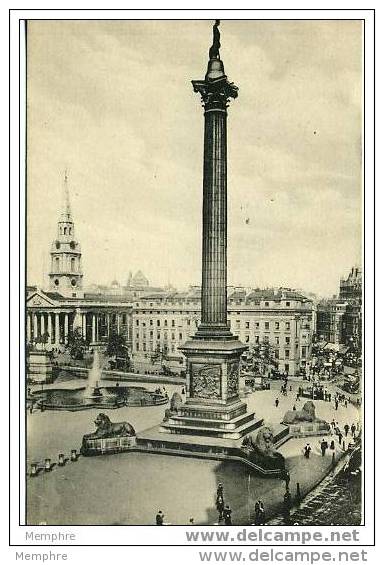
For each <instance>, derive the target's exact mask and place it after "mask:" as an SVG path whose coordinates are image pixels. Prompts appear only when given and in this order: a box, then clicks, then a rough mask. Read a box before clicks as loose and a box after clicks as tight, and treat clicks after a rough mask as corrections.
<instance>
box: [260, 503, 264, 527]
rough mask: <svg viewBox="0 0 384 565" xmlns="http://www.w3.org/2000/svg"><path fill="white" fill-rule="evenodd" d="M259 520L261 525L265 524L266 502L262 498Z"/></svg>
mask: <svg viewBox="0 0 384 565" xmlns="http://www.w3.org/2000/svg"><path fill="white" fill-rule="evenodd" d="M259 522H260V526H264V524H265V510H264V503H263V502H262V501H261V500H259Z"/></svg>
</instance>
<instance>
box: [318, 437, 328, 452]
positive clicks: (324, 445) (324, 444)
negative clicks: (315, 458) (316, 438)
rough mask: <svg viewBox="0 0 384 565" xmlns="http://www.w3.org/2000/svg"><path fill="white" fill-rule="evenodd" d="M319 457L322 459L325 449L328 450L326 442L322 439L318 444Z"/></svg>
mask: <svg viewBox="0 0 384 565" xmlns="http://www.w3.org/2000/svg"><path fill="white" fill-rule="evenodd" d="M320 449H321V455H322V457H324V455H325V453H326V451H327V449H328V442H327V441H326V440H325V439H324V438H323V439H322V441H321V443H320Z"/></svg>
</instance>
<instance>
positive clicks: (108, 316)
mask: <svg viewBox="0 0 384 565" xmlns="http://www.w3.org/2000/svg"><path fill="white" fill-rule="evenodd" d="M109 323H110V315H109V312H108V313H107V336H108V337H109V331H110V330H109Z"/></svg>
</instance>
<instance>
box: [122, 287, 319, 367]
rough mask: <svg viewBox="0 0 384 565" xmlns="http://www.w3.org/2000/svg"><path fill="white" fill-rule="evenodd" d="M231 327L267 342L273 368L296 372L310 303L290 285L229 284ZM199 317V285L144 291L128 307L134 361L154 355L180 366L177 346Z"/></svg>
mask: <svg viewBox="0 0 384 565" xmlns="http://www.w3.org/2000/svg"><path fill="white" fill-rule="evenodd" d="M228 320H229V323H230V326H231V331H232V332H233V333H234V334H236V335H238V336H239V338H240V340H241V341H243V342H244V343H245V344H249V345H250V346H251V345H256V344H258V343H269V344H270V345H271V346H272V348H273V349H274V352H275V359H276V362H277V364H278V367H279V370H280V371H282V372H284V371H286V372H288V374H289V375H291V376H293V375H296V374H297V373H298V372H299V370H300V369H301V368H303V369H305V368H306V367H307V365H308V364H309V361H310V357H311V343H312V335H313V304H312V301H310V300H308V299H307V298H306V297H304V296H303V295H301V294H299V293H297V292H295V291H292V290H290V289H278V290H273V289H264V290H260V289H250V290H246V289H243V288H237V289H233V290H232V291H230V292H229V293H228ZM199 322H200V289H199V288H197V287H192V288H191V289H190V290H189V291H188V292H184V293H181V292H171V293H166V292H165V293H163V294H161V295H160V294H157V295H148V296H145V297H142V298H141V299H140V300H137V301H136V302H135V303H134V305H133V311H132V324H133V325H132V349H133V355H134V359H135V360H136V362H142V363H145V362H146V361H147V362H149V361H150V360H151V359H153V358H156V357H157V356H158V355H159V354H160V355H162V356H165V357H166V358H167V360H168V361H173V363H174V366H179V368H183V367H184V357H183V355H182V353H181V352H180V351H179V349H178V348H179V347H180V346H181V345H182V344H183V343H184V342H185V341H186V340H187V339H188V338H189V337H190V336H192V335H193V334H194V333H195V331H196V328H197V326H198V324H199Z"/></svg>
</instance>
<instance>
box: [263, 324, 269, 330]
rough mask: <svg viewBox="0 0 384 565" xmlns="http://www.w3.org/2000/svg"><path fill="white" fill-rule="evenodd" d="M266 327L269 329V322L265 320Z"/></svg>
mask: <svg viewBox="0 0 384 565" xmlns="http://www.w3.org/2000/svg"><path fill="white" fill-rule="evenodd" d="M264 327H265V329H266V330H269V322H264Z"/></svg>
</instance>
